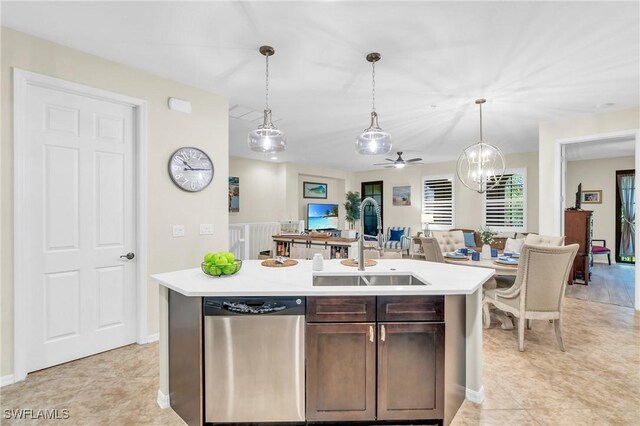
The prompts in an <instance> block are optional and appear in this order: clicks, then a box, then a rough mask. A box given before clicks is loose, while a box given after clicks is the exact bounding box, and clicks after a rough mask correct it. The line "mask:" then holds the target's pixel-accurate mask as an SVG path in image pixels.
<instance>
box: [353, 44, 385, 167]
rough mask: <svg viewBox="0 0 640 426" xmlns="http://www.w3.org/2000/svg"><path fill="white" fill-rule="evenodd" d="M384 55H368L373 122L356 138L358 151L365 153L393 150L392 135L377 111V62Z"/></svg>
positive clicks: (374, 153) (381, 152) (375, 53)
mask: <svg viewBox="0 0 640 426" xmlns="http://www.w3.org/2000/svg"><path fill="white" fill-rule="evenodd" d="M381 57H382V56H381V55H380V54H379V53H378V52H371V53H369V54H368V55H367V56H366V59H367V62H370V63H371V89H372V90H371V94H372V98H373V99H372V100H373V102H372V111H371V124H370V125H369V128H368V129H365V130H364V132H362V133H361V134H360V135H358V137H357V138H356V152H357V153H358V154H364V155H380V154H388V153H390V152H391V135H389V133H387V132H385V131H384V130H382V129H381V128H380V126H379V125H378V114H377V113H376V62H378V61H379V60H380V58H381Z"/></svg>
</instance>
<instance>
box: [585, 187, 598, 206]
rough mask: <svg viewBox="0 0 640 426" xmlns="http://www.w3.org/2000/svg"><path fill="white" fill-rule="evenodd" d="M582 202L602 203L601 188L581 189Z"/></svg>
mask: <svg viewBox="0 0 640 426" xmlns="http://www.w3.org/2000/svg"><path fill="white" fill-rule="evenodd" d="M581 203H582V204H602V190H601V189H587V190H584V191H582V200H581Z"/></svg>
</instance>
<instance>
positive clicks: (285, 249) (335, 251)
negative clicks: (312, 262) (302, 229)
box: [272, 235, 358, 259]
mask: <svg viewBox="0 0 640 426" xmlns="http://www.w3.org/2000/svg"><path fill="white" fill-rule="evenodd" d="M272 238H273V243H274V253H275V255H276V256H284V257H290V258H292V259H312V258H313V256H314V255H315V254H316V253H320V254H322V257H323V258H324V259H347V258H349V257H353V256H354V255H355V254H356V253H357V251H358V240H357V239H355V238H334V237H311V236H309V235H296V236H291V235H274V236H273V237H272Z"/></svg>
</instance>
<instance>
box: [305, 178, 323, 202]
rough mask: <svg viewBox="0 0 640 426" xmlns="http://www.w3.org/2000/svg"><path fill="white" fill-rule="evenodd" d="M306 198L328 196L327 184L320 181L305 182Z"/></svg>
mask: <svg viewBox="0 0 640 426" xmlns="http://www.w3.org/2000/svg"><path fill="white" fill-rule="evenodd" d="M302 185H303V197H304V198H323V199H326V198H327V184H326V183H318V182H303V183H302Z"/></svg>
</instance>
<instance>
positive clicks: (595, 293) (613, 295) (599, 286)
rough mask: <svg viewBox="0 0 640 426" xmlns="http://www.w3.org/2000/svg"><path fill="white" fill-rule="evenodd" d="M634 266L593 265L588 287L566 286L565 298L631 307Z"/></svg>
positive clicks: (633, 290)
mask: <svg viewBox="0 0 640 426" xmlns="http://www.w3.org/2000/svg"><path fill="white" fill-rule="evenodd" d="M634 292H635V265H629V264H623V263H618V264H613V265H608V264H606V263H594V264H593V269H592V270H591V280H590V281H589V285H588V286H585V285H580V284H574V285H570V286H567V292H566V295H567V297H573V298H576V299H582V300H589V301H591V302H600V303H611V304H613V305H620V306H626V307H629V308H631V307H633V299H634V297H635V295H634Z"/></svg>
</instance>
